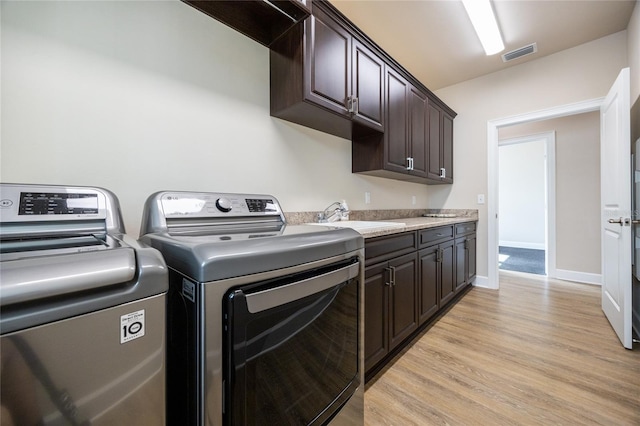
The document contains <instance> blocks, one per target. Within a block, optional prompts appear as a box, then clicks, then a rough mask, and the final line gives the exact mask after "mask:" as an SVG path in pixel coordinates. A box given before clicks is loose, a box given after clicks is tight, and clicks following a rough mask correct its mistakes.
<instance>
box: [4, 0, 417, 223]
mask: <svg viewBox="0 0 640 426" xmlns="http://www.w3.org/2000/svg"><path fill="white" fill-rule="evenodd" d="M0 8H1V9H0V12H1V22H0V24H1V26H0V31H1V33H0V36H1V43H2V45H1V47H2V64H1V67H2V68H1V74H2V75H1V84H2V93H1V98H0V103H1V105H0V106H1V114H2V116H1V119H2V129H1V134H0V136H1V143H2V145H1V150H2V151H1V152H2V156H1V157H2V158H1V160H0V169H1V171H0V179H1V181H3V182H24V183H51V184H69V185H91V186H103V187H105V188H108V189H110V190H112V191H114V192H115V193H116V195H117V196H118V197H119V199H120V202H121V204H122V207H123V211H124V218H125V223H126V227H127V231H128V232H129V233H130V234H132V235H137V233H138V228H139V225H140V218H141V213H142V206H143V203H144V200H145V199H146V198H147V196H148V195H149V194H151V193H153V192H155V191H159V190H163V189H175V190H205V191H220V192H250V193H269V194H272V195H274V196H276V197H277V198H278V199H279V200H280V202H281V204H282V205H283V207H284V209H285V211H319V210H322V209H323V208H324V207H326V206H327V205H328V204H330V203H331V202H333V201H336V200H340V199H346V200H347V201H348V202H349V206H350V207H351V208H352V209H365V208H374V209H379V208H426V207H427V198H426V197H427V189H426V187H425V186H424V185H419V184H412V183H404V182H399V181H393V180H388V179H381V178H375V177H365V176H360V175H354V174H352V173H351V142H350V141H348V140H345V139H340V138H336V137H333V136H329V135H327V134H324V133H320V132H317V131H314V130H311V129H307V128H304V127H302V126H298V125H294V124H291V123H288V122H285V121H282V120H279V119H276V118H272V117H270V116H269V51H268V49H267V48H266V47H264V46H261V45H259V44H257V43H255V42H253V41H252V40H250V39H249V38H247V37H245V36H243V35H241V34H239V33H237V32H235V31H233V30H231V29H229V28H228V27H226V26H224V25H222V24H220V23H219V22H217V21H215V20H214V19H212V18H209V17H208V16H206V15H204V14H202V13H201V12H198V11H196V10H195V9H193V8H191V7H190V6H188V5H186V4H184V3H182V2H179V1H173V2H155V1H153V2H144V1H140V2H129V1H126V2H116V1H110V2H72V1H64V2H56V1H45V2H7V1H3V2H0ZM365 191H369V192H371V204H369V205H365V204H364V192H365ZM413 195H415V196H416V197H417V204H416V205H412V204H411V197H412V196H413Z"/></svg>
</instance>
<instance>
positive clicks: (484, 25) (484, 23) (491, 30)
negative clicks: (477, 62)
mask: <svg viewBox="0 0 640 426" xmlns="http://www.w3.org/2000/svg"><path fill="white" fill-rule="evenodd" d="M462 4H464V8H465V9H466V10H467V14H468V15H469V19H471V23H472V24H473V28H475V30H476V33H477V34H478V38H479V39H480V43H482V47H484V51H485V53H486V54H487V55H494V54H496V53H498V52H501V51H502V50H504V43H503V42H502V37H501V36H500V30H499V29H498V23H497V22H496V17H495V15H494V14H493V9H492V8H491V1H490V0H462Z"/></svg>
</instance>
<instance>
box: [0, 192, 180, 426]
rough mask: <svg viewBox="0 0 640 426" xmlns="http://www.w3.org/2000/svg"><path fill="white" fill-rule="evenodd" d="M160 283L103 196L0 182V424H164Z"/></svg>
mask: <svg viewBox="0 0 640 426" xmlns="http://www.w3.org/2000/svg"><path fill="white" fill-rule="evenodd" d="M167 289H168V273H167V268H166V265H165V263H164V260H163V259H162V256H161V255H160V253H159V252H158V251H157V250H154V249H151V248H146V247H142V246H141V245H140V244H139V243H138V242H137V241H136V240H135V239H133V238H131V237H127V236H126V235H125V234H124V226H123V223H122V219H121V214H120V209H119V205H118V200H117V198H116V197H115V196H114V195H113V194H112V193H111V192H109V191H106V190H104V189H100V188H88V187H70V186H51V185H19V184H0V333H1V336H0V405H1V409H2V412H1V413H0V416H1V419H2V425H3V426H5V425H27V426H28V425H94V426H95V425H116V424H117V425H136V426H139V425H164V424H165V423H166V421H165V420H166V410H165V396H166V384H165V358H166V355H165V350H166V339H165V314H166V292H167Z"/></svg>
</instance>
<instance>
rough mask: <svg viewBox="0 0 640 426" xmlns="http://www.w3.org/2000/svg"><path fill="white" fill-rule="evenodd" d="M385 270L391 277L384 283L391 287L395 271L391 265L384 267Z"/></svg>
mask: <svg viewBox="0 0 640 426" xmlns="http://www.w3.org/2000/svg"><path fill="white" fill-rule="evenodd" d="M384 270H385V271H386V272H388V274H389V275H388V277H389V279H388V280H386V279H385V281H384V285H386V286H389V287H391V285H392V283H393V271H392V269H391V267H388V268H384Z"/></svg>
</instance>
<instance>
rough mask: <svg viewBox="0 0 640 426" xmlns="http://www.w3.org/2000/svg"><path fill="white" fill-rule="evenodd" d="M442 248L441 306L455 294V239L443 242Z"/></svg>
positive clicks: (440, 248)
mask: <svg viewBox="0 0 640 426" xmlns="http://www.w3.org/2000/svg"><path fill="white" fill-rule="evenodd" d="M439 250H440V267H441V270H440V307H442V306H443V305H444V304H445V303H447V302H448V301H449V300H451V298H452V297H453V296H454V294H455V276H456V269H455V261H454V258H455V253H454V242H453V240H451V241H447V242H446V243H442V244H440V246H439Z"/></svg>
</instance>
